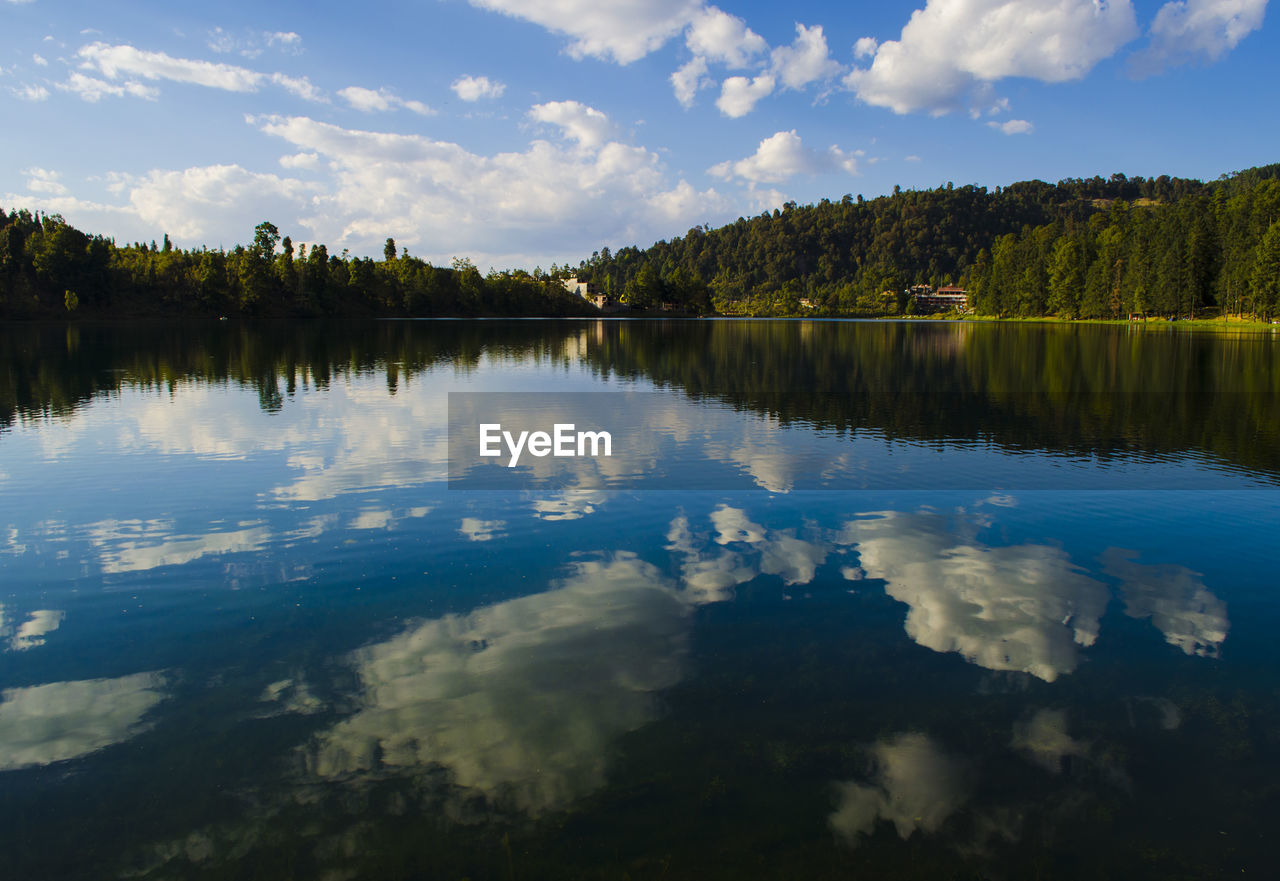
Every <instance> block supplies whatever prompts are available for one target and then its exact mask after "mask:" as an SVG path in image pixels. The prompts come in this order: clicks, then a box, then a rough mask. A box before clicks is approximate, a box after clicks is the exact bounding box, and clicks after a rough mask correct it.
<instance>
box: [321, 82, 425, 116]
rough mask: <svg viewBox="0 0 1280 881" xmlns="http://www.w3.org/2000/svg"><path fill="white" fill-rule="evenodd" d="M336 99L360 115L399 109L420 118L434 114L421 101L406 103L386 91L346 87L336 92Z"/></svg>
mask: <svg viewBox="0 0 1280 881" xmlns="http://www.w3.org/2000/svg"><path fill="white" fill-rule="evenodd" d="M338 97H340V98H342V100H344V101H346V102H347V103H348V104H350V105H351V106H352V107H354V108H355V109H356V110H359V111H360V112H362V113H375V112H378V111H384V110H398V109H400V108H401V107H403V108H405V109H406V110H412V111H413V112H414V113H417V114H419V115H421V116H430V115H431V114H433V113H435V111H434V110H432V109H431V108H430V107H428V106H427V105H426V104H423V103H422V102H421V101H406V100H405V99H403V98H400V97H398V96H397V95H396V94H395V93H393V92H391V91H389V90H387V89H378V90H377V91H374V90H373V89H365V88H362V87H360V86H348V87H347V88H345V89H339V90H338Z"/></svg>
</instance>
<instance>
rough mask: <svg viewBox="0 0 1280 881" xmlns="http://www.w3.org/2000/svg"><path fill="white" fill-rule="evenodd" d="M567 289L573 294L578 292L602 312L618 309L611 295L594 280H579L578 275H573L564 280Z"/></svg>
mask: <svg viewBox="0 0 1280 881" xmlns="http://www.w3.org/2000/svg"><path fill="white" fill-rule="evenodd" d="M562 284H564V287H565V290H567V291H568V292H569V293H571V294H577V295H578V296H579V297H581V298H582V299H584V300H586V301H587V302H588V303H591V304H593V305H594V306H595V307H596V308H597V309H599V310H600V311H601V312H615V311H617V310H618V306H617V304H616V303H613V302H612V301H611V300H610V299H609V295H608V294H606V293H603V292H601V290H600V285H598V284H596V283H595V282H593V281H578V277H577V276H576V275H575V276H572V277H570V278H566V279H564V280H563V282H562Z"/></svg>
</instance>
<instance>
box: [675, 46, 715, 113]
mask: <svg viewBox="0 0 1280 881" xmlns="http://www.w3.org/2000/svg"><path fill="white" fill-rule="evenodd" d="M709 85H712V81H711V80H710V79H709V78H708V77H707V60H706V59H705V58H703V57H702V56H701V55H699V56H697V57H695V58H691V59H690V60H689V61H688V62H686V63H685V64H683V65H681V66H680V67H679V68H678V69H677V70H676V72H675V73H673V74H671V90H672V91H673V92H675V96H676V100H677V101H679V102H680V104H681V106H683V107H692V106H693V99H694V98H695V97H696V96H697V94H698V91H699V90H700V89H704V88H706V87H707V86H709Z"/></svg>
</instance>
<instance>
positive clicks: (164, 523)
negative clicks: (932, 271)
mask: <svg viewBox="0 0 1280 881" xmlns="http://www.w3.org/2000/svg"><path fill="white" fill-rule="evenodd" d="M0 358H3V366H2V367H0V689H3V693H2V697H3V700H2V701H0V830H2V831H0V877H4V878H13V879H63V878H68V879H81V878H83V879H100V878H139V879H153V878H154V879H160V878H164V879H185V878H193V879H215V878H218V879H221V878H227V879H232V878H234V879H273V881H275V879H290V878H297V879H357V878H359V879H366V878H367V879H401V878H404V879H408V878H432V879H434V878H441V879H445V878H448V879H463V878H470V879H505V881H515V879H575V878H583V879H619V881H620V879H660V878H662V879H671V878H688V879H694V878H696V879H715V878H723V879H744V878H771V879H820V878H833V879H834V878H840V879H847V878H876V879H882V878H922V879H923V878H957V879H959V878H964V879H970V878H972V879H977V878H991V879H1023V878H1045V879H1050V878H1063V879H1065V878H1090V879H1105V878H1115V879H1135V878H1160V879H1170V878H1210V877H1225V876H1228V875H1229V876H1231V877H1241V876H1243V877H1266V876H1268V875H1273V874H1274V873H1275V872H1276V871H1277V868H1276V866H1277V863H1278V862H1280V857H1277V855H1276V845H1275V829H1276V827H1277V824H1278V823H1280V640H1277V639H1276V637H1275V633H1276V629H1277V625H1278V624H1280V603H1278V602H1277V592H1276V588H1277V581H1278V579H1277V576H1276V569H1277V553H1276V552H1277V549H1278V548H1280V540H1278V536H1280V493H1277V491H1276V490H1277V487H1280V339H1277V338H1276V337H1275V336H1273V335H1272V334H1270V333H1262V334H1234V335H1232V334H1227V333H1208V332H1188V331H1173V330H1164V331H1153V330H1146V331H1141V330H1131V329H1129V328H1125V327H1053V326H1005V325H982V324H973V323H965V324H959V323H929V322H925V323H889V322H865V323H862V322H808V321H805V322H800V321H772V322H763V321H762V322H746V321H741V322H732V321H723V322H715V321H708V322H596V321H584V322H542V321H530V322H461V321H457V322H450V321H437V322H369V323H363V324H362V323H345V324H332V325H330V324H294V323H276V324H270V323H263V324H250V325H240V324H237V323H234V322H219V323H213V324H193V325H183V324H156V325H141V326H138V325H122V326H80V327H71V328H67V327H60V326H59V327H54V326H8V327H0ZM601 393H607V394H601ZM468 419H470V420H472V422H474V421H477V420H478V421H479V422H488V421H493V422H498V421H501V422H503V423H504V424H515V423H516V422H520V421H522V420H523V422H524V423H529V424H532V423H534V422H536V421H537V420H538V419H543V420H544V422H545V424H546V425H547V426H550V424H551V423H552V422H559V421H572V422H575V423H576V424H578V425H579V426H583V425H591V426H592V427H595V428H605V429H609V430H611V432H612V434H613V438H614V444H615V446H617V449H616V450H615V451H614V455H613V456H612V457H611V458H607V459H606V458H603V457H597V458H590V457H586V458H573V459H565V460H557V461H555V462H553V461H552V459H550V458H547V459H534V458H528V459H527V460H525V461H524V462H522V463H521V465H520V467H517V468H515V469H505V468H504V467H503V465H495V464H494V463H492V462H488V461H485V462H480V461H478V460H475V459H474V458H468V457H467V453H468V451H469V450H470V446H468V444H469V441H467V436H466V435H465V428H459V427H458V426H459V425H460V424H463V423H466V420H468ZM466 424H470V423H466ZM451 425H452V426H453V428H454V436H452V437H451V433H450V428H451ZM451 441H452V442H453V443H452V446H451ZM503 464H505V463H503ZM490 478H493V480H492V481H491V482H489V483H486V481H487V480H489V479H490Z"/></svg>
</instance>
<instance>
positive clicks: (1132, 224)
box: [579, 165, 1280, 319]
mask: <svg viewBox="0 0 1280 881" xmlns="http://www.w3.org/2000/svg"><path fill="white" fill-rule="evenodd" d="M1278 177H1280V165H1269V166H1265V167H1262V168H1253V169H1249V170H1247V171H1243V172H1237V173H1235V174H1233V175H1230V176H1224V177H1222V178H1220V179H1219V180H1217V181H1213V182H1210V183H1203V182H1201V181H1197V180H1190V179H1186V178H1170V177H1165V176H1162V177H1157V178H1142V177H1135V178H1129V177H1126V176H1124V175H1122V174H1116V175H1112V176H1111V177H1110V178H1105V179H1104V178H1101V177H1094V178H1090V179H1070V180H1063V181H1059V182H1058V183H1057V184H1048V183H1045V182H1043V181H1024V182H1020V183H1015V184H1012V185H1010V186H1007V187H998V188H996V189H995V190H994V191H988V190H987V189H986V188H985V187H976V186H962V187H956V186H954V185H952V184H950V183H948V184H946V185H945V186H943V187H939V188H937V189H929V190H908V191H904V190H901V189H899V188H896V187H895V188H894V192H893V194H892V195H889V196H883V197H880V198H877V199H871V200H865V199H863V198H862V197H861V196H858V197H856V198H855V197H853V196H851V195H846V196H844V198H842V199H841V200H839V201H838V202H832V201H830V200H827V199H823V200H822V201H821V202H819V203H818V204H817V205H808V206H797V205H796V204H795V203H794V202H788V203H786V204H785V205H783V206H782V207H781V208H780V209H775V210H774V211H772V212H766V213H764V214H761V215H759V216H757V217H752V218H744V217H740V218H738V220H737V221H736V222H734V223H731V224H728V225H727V226H724V227H721V228H719V229H707V228H706V227H702V226H699V227H694V228H693V229H690V230H689V231H688V232H687V233H686V234H685V235H684V236H682V237H678V238H675V239H672V240H671V241H660V242H657V243H655V244H654V245H652V246H651V247H649V248H647V249H643V250H642V249H640V248H636V247H627V248H621V249H619V250H617V251H616V252H610V250H609V249H608V248H602V249H601V250H600V251H597V252H596V253H594V254H592V256H591V258H590V259H588V260H584V261H583V262H582V264H581V265H580V266H579V274H580V276H582V277H584V278H586V279H588V280H590V281H593V282H595V283H596V284H598V285H600V286H601V288H602V289H603V290H604V292H605V293H608V294H610V295H611V296H613V297H616V298H618V299H619V300H621V301H622V302H624V303H631V304H633V305H636V306H639V307H641V308H650V307H652V306H653V305H655V304H656V303H658V302H672V303H675V304H678V305H680V306H681V307H683V308H685V309H687V310H688V311H691V312H694V313H700V312H709V311H715V312H719V313H728V314H745V315H799V314H818V315H823V314H826V315H866V316H877V315H900V314H909V313H910V312H911V311H912V308H913V303H912V300H911V298H910V297H909V296H908V295H907V294H906V293H905V291H906V290H907V289H908V288H910V287H911V286H913V285H920V284H926V285H932V286H935V287H936V286H941V285H947V284H956V285H960V286H961V287H964V288H966V289H967V290H968V291H969V293H970V302H971V304H972V305H973V306H974V307H975V310H976V311H977V312H978V313H979V314H982V315H994V316H1021V317H1031V316H1044V315H1060V316H1063V317H1068V318H1123V317H1127V316H1130V315H1149V316H1163V317H1175V316H1185V315H1191V314H1193V313H1200V312H1202V311H1203V310H1205V309H1214V310H1216V311H1217V312H1219V313H1224V312H1225V313H1231V314H1239V315H1245V316H1253V317H1257V318H1262V319H1270V318H1272V317H1275V316H1276V315H1277V314H1280V225H1278V223H1280V180H1277V178H1278Z"/></svg>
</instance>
